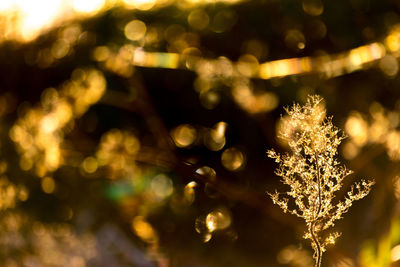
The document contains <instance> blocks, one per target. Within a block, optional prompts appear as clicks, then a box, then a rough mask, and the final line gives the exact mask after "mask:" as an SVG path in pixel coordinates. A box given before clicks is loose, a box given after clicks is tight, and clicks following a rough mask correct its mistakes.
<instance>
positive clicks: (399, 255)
mask: <svg viewBox="0 0 400 267" xmlns="http://www.w3.org/2000/svg"><path fill="white" fill-rule="evenodd" d="M391 255H392V262H396V261H399V260H400V245H397V246H395V247H394V248H392V251H391Z"/></svg>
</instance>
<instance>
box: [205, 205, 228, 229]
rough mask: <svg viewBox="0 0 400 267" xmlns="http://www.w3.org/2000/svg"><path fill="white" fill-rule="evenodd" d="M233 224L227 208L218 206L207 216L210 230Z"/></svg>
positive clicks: (207, 224)
mask: <svg viewBox="0 0 400 267" xmlns="http://www.w3.org/2000/svg"><path fill="white" fill-rule="evenodd" d="M230 225H231V215H230V214H229V211H228V210H227V209H226V208H218V209H216V210H214V211H212V212H210V213H209V214H208V215H207V217H206V226H207V228H208V230H209V232H210V233H211V232H214V231H216V230H222V229H225V228H227V227H229V226H230Z"/></svg>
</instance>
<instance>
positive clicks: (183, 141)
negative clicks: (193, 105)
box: [171, 124, 197, 147]
mask: <svg viewBox="0 0 400 267" xmlns="http://www.w3.org/2000/svg"><path fill="white" fill-rule="evenodd" d="M171 136H172V139H173V140H174V142H175V144H176V146H177V147H188V146H190V145H191V144H193V142H194V141H195V140H196V137H197V131H196V129H195V128H194V127H193V126H191V125H189V124H184V125H180V126H178V127H176V128H174V129H173V130H172V132H171Z"/></svg>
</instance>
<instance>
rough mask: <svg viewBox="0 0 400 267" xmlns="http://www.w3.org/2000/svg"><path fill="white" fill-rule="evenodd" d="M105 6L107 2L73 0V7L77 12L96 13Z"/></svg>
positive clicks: (103, 0) (100, 0)
mask: <svg viewBox="0 0 400 267" xmlns="http://www.w3.org/2000/svg"><path fill="white" fill-rule="evenodd" d="M104 4H105V0H85V1H82V0H73V2H72V5H73V7H74V9H75V11H77V12H82V13H95V12H97V11H99V10H100V9H101V8H102V7H103V6H104Z"/></svg>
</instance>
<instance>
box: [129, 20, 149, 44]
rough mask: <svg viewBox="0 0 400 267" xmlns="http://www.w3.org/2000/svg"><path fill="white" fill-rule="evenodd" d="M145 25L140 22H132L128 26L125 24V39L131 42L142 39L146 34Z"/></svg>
mask: <svg viewBox="0 0 400 267" xmlns="http://www.w3.org/2000/svg"><path fill="white" fill-rule="evenodd" d="M146 30H147V28H146V24H144V23H143V21H140V20H132V21H131V22H129V23H128V24H126V26H125V29H124V32H125V36H126V38H128V39H129V40H132V41H137V40H139V39H142V38H143V37H144V35H145V33H146Z"/></svg>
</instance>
